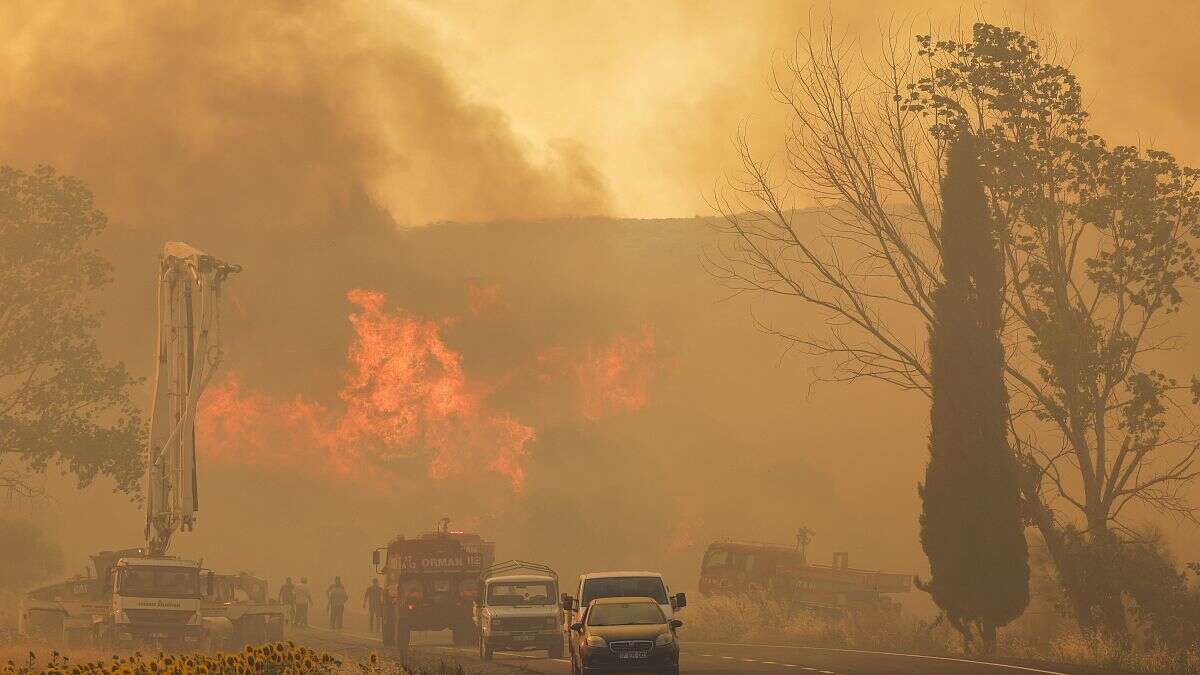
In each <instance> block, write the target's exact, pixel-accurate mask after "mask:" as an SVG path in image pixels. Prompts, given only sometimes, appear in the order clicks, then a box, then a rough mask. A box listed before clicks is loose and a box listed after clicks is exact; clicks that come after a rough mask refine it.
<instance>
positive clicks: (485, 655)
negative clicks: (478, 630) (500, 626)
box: [479, 635, 492, 661]
mask: <svg viewBox="0 0 1200 675" xmlns="http://www.w3.org/2000/svg"><path fill="white" fill-rule="evenodd" d="M479 660H480V661H491V660H492V645H491V644H489V643H488V639H487V638H486V637H484V636H483V635H480V636H479Z"/></svg>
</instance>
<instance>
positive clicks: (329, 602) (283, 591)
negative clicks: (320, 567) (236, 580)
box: [279, 577, 383, 633]
mask: <svg viewBox="0 0 1200 675" xmlns="http://www.w3.org/2000/svg"><path fill="white" fill-rule="evenodd" d="M349 600H350V593H349V592H347V591H346V587H345V586H343V585H342V578H341V577H334V578H333V584H331V585H330V586H329V588H327V589H325V609H326V612H327V613H328V614H329V627H330V628H332V629H333V630H341V629H342V626H343V623H344V621H345V618H346V603H347V602H349ZM279 602H280V603H281V604H283V605H284V606H285V607H288V608H289V609H290V610H291V614H292V625H293V626H298V627H301V628H303V627H307V626H308V625H309V624H308V608H309V606H310V605H312V590H311V589H309V587H308V577H300V583H292V578H291V577H288V578H287V581H284V582H283V585H282V586H280V587H279ZM363 609H366V610H367V617H368V619H369V620H370V622H371V632H373V633H376V632H379V631H380V630H382V623H383V619H382V617H383V611H382V610H383V587H382V586H380V585H379V580H378V579H372V580H371V585H370V586H367V590H366V592H364V593H363Z"/></svg>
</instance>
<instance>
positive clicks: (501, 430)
mask: <svg viewBox="0 0 1200 675" xmlns="http://www.w3.org/2000/svg"><path fill="white" fill-rule="evenodd" d="M496 293H497V294H498V291H496ZM347 299H348V300H349V302H350V303H351V304H352V305H353V306H354V307H355V308H356V311H355V312H353V313H351V314H350V316H349V320H350V324H351V326H352V327H353V329H354V337H353V340H352V342H351V344H350V346H349V348H348V349H347V367H346V369H345V372H344V374H343V382H342V386H341V388H340V390H339V391H338V395H337V398H338V399H339V401H340V403H339V404H338V405H337V406H336V409H334V408H333V407H330V406H327V405H324V404H322V403H319V402H316V401H313V400H311V399H307V398H305V397H303V396H296V397H295V398H292V399H291V400H280V399H276V398H274V397H272V396H269V395H267V394H265V393H263V392H261V391H255V390H252V389H250V388H247V387H245V386H244V385H243V383H242V381H241V379H240V378H239V377H238V375H237V374H232V375H229V376H228V377H226V378H225V379H224V380H223V381H221V382H218V383H216V384H214V385H212V386H210V387H209V388H208V390H207V391H205V393H204V396H203V398H202V399H201V402H200V411H199V414H198V419H197V426H196V429H197V435H198V437H199V441H200V443H201V448H202V449H203V452H205V453H206V454H207V455H208V457H209V458H211V459H214V460H217V461H221V462H226V463H240V464H251V465H264V466H289V467H290V466H297V465H299V466H303V467H305V468H306V469H307V470H309V471H311V472H314V473H320V474H322V475H325V476H334V477H341V478H345V479H350V480H367V481H370V480H371V479H372V478H378V479H385V480H390V479H392V478H394V477H396V476H398V475H400V473H401V472H402V471H404V467H405V466H411V461H412V460H420V461H424V462H425V469H426V472H427V473H428V475H429V476H431V477H434V478H448V477H456V476H462V475H466V474H468V473H471V472H473V471H474V470H475V469H476V468H477V467H486V469H487V470H488V471H490V472H494V473H496V474H500V475H502V476H504V477H506V478H507V479H508V480H509V481H510V482H511V484H512V487H513V489H514V490H517V491H520V490H521V489H522V487H523V486H524V484H525V479H526V462H527V460H528V454H529V452H528V446H529V444H530V442H531V441H533V439H534V438H535V437H536V432H535V431H534V429H533V428H532V427H531V426H529V425H527V424H524V423H523V422H521V421H520V420H518V419H516V418H515V417H513V416H512V415H511V414H509V413H508V412H504V411H501V410H497V409H495V407H494V406H492V405H491V404H490V403H489V401H488V394H489V393H490V390H489V388H488V387H486V386H484V385H483V384H481V383H479V382H476V381H473V380H472V379H471V378H469V377H468V376H467V374H466V372H465V371H464V369H463V358H462V354H461V353H459V352H458V351H456V350H454V349H452V348H451V347H449V346H448V345H447V344H446V343H445V341H444V340H443V339H442V335H441V329H442V327H443V326H444V325H445V323H446V322H439V321H434V320H429V319H424V318H421V317H416V316H413V315H410V314H407V313H405V312H403V311H399V310H397V311H391V312H389V311H387V308H386V303H387V298H386V296H385V295H384V294H383V293H380V292H377V291H370V290H362V289H356V290H352V291H350V292H349V293H348V294H347ZM654 354H655V339H654V334H653V333H652V332H651V331H650V330H649V329H645V330H644V331H643V333H642V334H641V335H640V336H636V337H626V336H617V337H615V338H613V339H611V340H610V341H608V342H606V343H604V344H601V345H599V346H593V347H588V348H585V349H583V350H568V349H565V348H558V349H552V350H548V351H547V352H543V353H542V354H541V355H539V361H540V362H541V363H542V365H543V366H546V365H550V366H552V367H553V368H554V370H555V371H556V373H557V376H556V378H555V379H562V377H563V376H566V377H567V378H568V379H569V381H570V382H571V383H572V384H573V385H574V386H576V387H577V388H578V397H577V398H578V400H579V401H580V409H579V410H578V411H577V414H580V415H582V416H583V417H584V418H586V419H589V420H596V419H600V418H602V417H605V416H607V415H611V414H615V413H618V412H622V411H632V410H638V409H640V408H642V407H643V406H645V405H646V402H647V400H648V394H647V387H648V385H649V382H650V379H651V377H652V375H653V373H654V371H655V368H654V367H653V365H652V363H651V359H652V358H653V356H654Z"/></svg>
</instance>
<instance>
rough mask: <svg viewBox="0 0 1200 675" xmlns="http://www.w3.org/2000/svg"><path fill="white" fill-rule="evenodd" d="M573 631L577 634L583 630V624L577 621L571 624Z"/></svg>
mask: <svg viewBox="0 0 1200 675" xmlns="http://www.w3.org/2000/svg"><path fill="white" fill-rule="evenodd" d="M571 630H573V631H575V632H576V633H578V632H579V631H581V630H583V622H582V621H576V622H575V623H573V624H571Z"/></svg>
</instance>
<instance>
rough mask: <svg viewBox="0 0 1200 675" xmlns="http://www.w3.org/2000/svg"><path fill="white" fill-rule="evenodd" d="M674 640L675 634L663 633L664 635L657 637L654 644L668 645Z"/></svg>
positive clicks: (657, 645)
mask: <svg viewBox="0 0 1200 675" xmlns="http://www.w3.org/2000/svg"><path fill="white" fill-rule="evenodd" d="M674 641H675V636H674V635H671V634H670V633H663V634H662V635H659V636H658V638H657V639H655V640H654V646H656V647H666V646H667V645H669V644H671V643H672V642H674Z"/></svg>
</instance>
